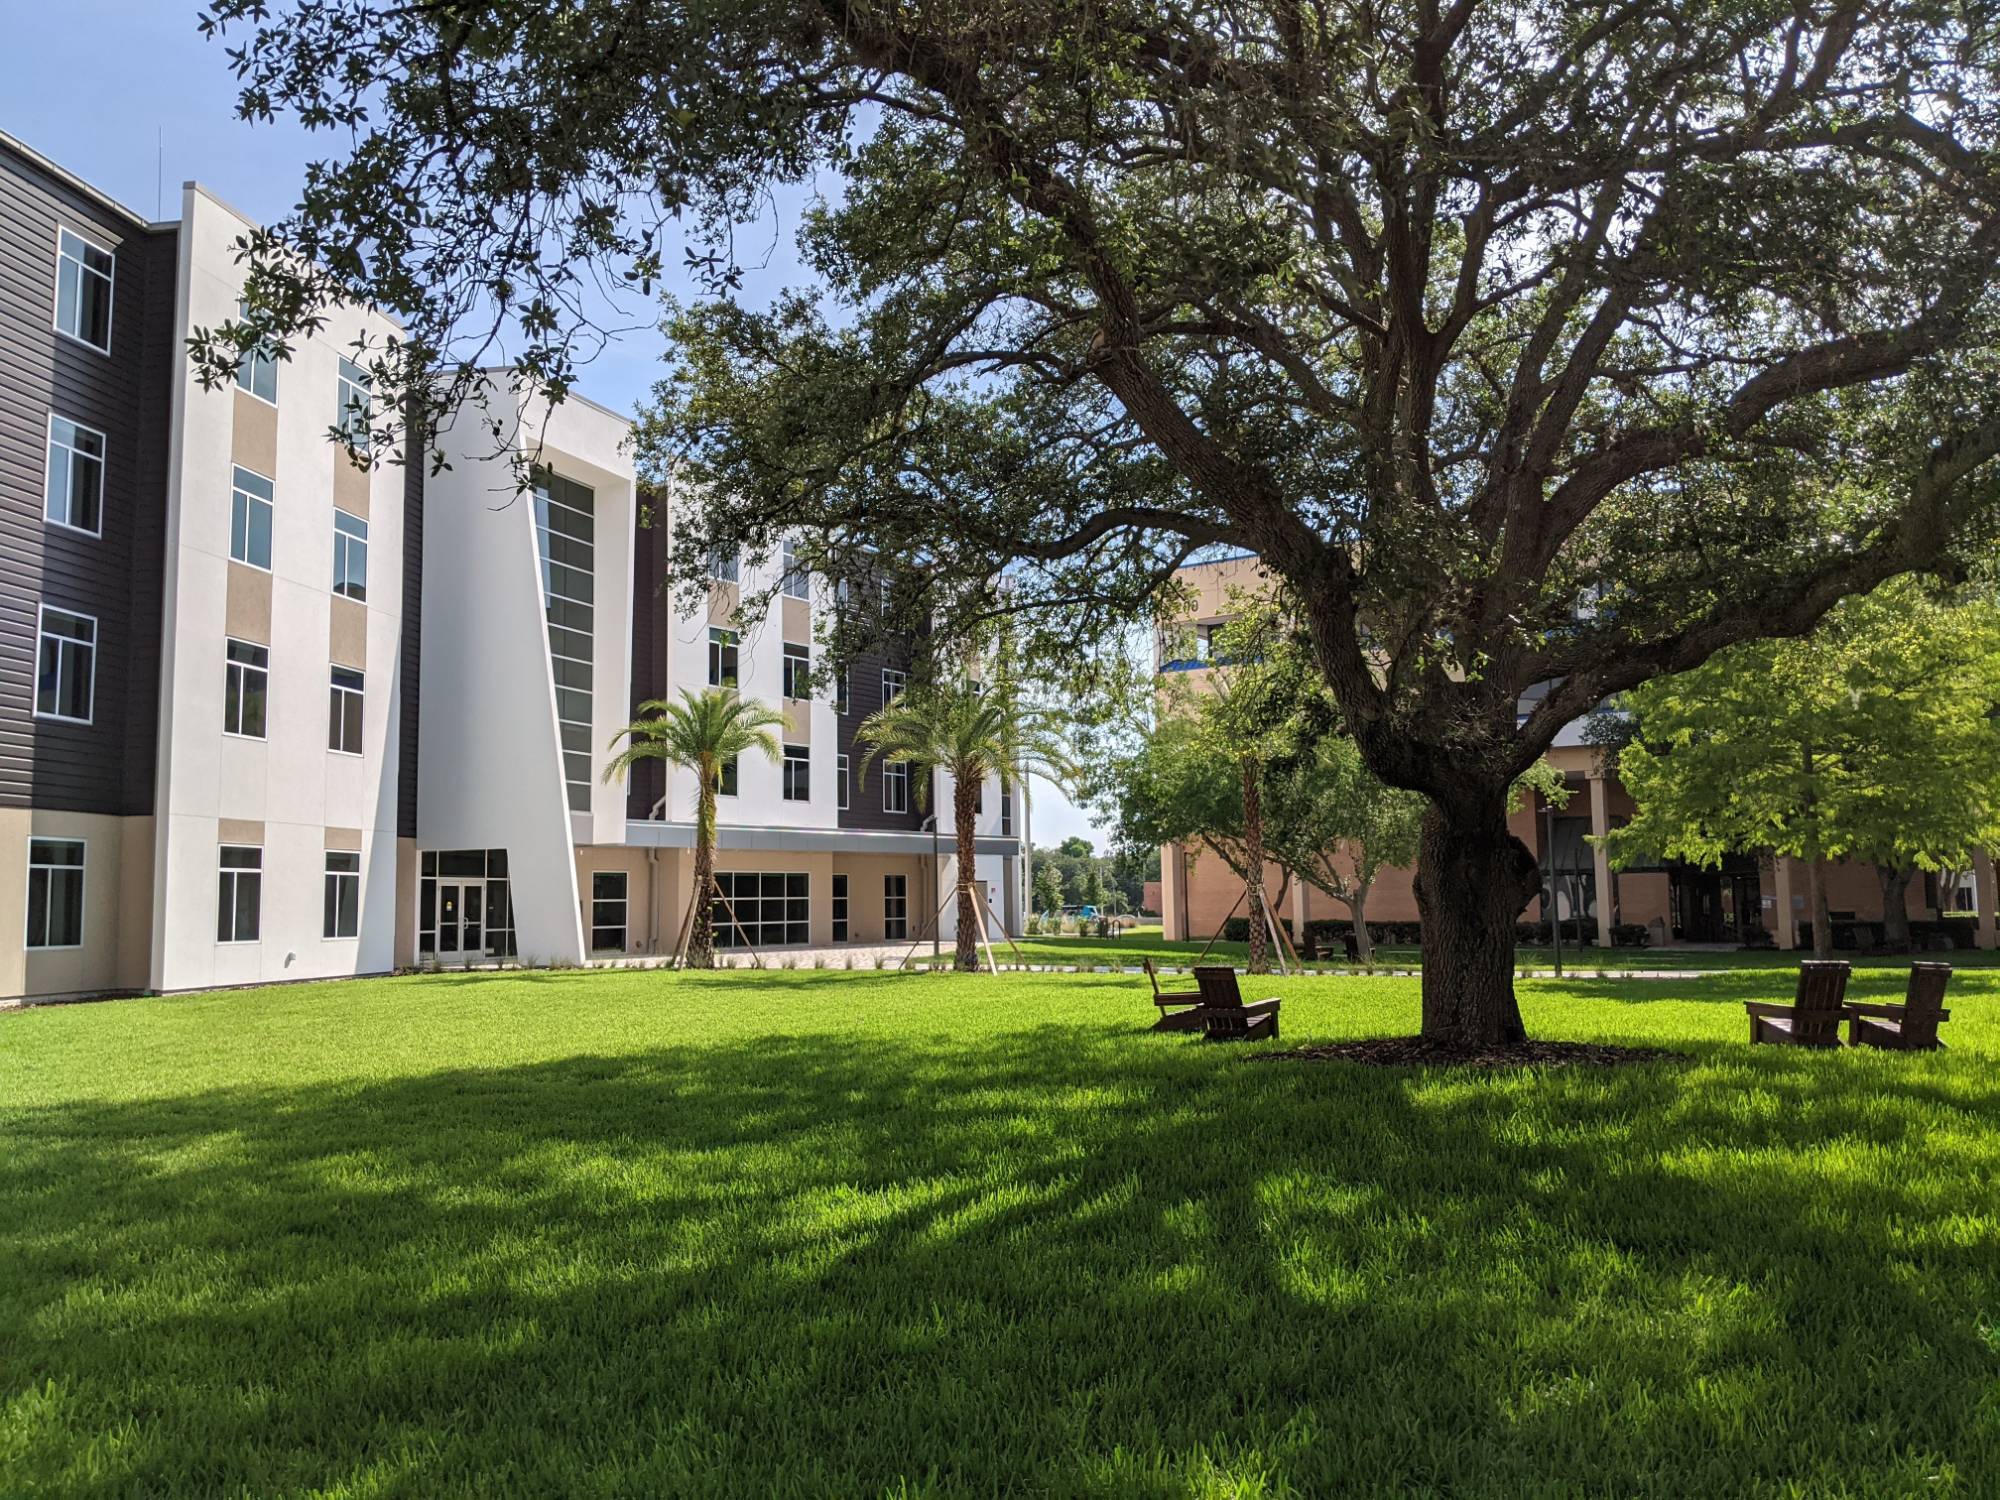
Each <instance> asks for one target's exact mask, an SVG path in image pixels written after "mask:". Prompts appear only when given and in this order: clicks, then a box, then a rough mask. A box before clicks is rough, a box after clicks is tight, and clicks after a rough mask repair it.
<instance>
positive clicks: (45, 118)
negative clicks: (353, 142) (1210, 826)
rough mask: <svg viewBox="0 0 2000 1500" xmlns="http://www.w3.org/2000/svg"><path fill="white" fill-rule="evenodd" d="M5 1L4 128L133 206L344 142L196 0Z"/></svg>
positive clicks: (1041, 812)
mask: <svg viewBox="0 0 2000 1500" xmlns="http://www.w3.org/2000/svg"><path fill="white" fill-rule="evenodd" d="M6 9H7V12H8V15H7V26H6V32H7V39H6V45H5V46H4V47H0V130H5V131H6V132H7V133H8V134H10V135H12V136H15V137H16V138H18V139H20V140H23V141H25V142H27V144H28V145H30V146H32V147H34V148H35V149H36V150H37V151H39V152H41V153H42V154H43V155H44V156H46V157H48V158H49V159H50V160H52V161H54V162H56V163H58V164H59V165H61V166H63V167H65V168H67V169H68V170H69V171H71V172H74V173H75V174H76V175H77V176H79V177H81V178H83V179H84V180H85V181H87V182H89V183H91V184H93V185H94V186H95V187H97V188H98V189H100V190H101V191H103V192H106V193H109V194H110V195H111V196H112V197H114V198H116V199H118V200H119V201H120V202H122V203H124V204H125V205H126V206H127V207H128V208H131V209H133V210H135V211H136V212H139V213H142V214H146V215H149V216H159V217H166V218H173V217H176V216H177V214H178V212H179V208H178V205H179V201H180V186H181V184H182V183H183V182H186V181H189V180H197V181H199V182H201V183H202V184H203V186H205V187H207V188H209V189H210V190H211V191H213V192H215V193H216V194H218V195H219V196H220V197H222V198H223V199H224V200H225V201H227V202H228V203H230V204H231V205H233V206H234V207H236V208H237V209H239V210H241V211H242V212H243V213H245V214H248V215H249V216H250V217H252V218H256V219H275V218H277V217H279V216H280V215H282V214H283V213H284V212H285V210H286V209H287V208H289V207H290V206H291V204H292V202H293V200H294V198H295V197H296V195H297V188H298V183H299V179H300V172H301V168H302V167H303V166H304V164H305V163H307V162H309V161H312V160H315V159H318V158H322V157H327V156H332V155H334V154H335V153H336V152H337V151H338V150H339V149H340V147H341V144H342V142H341V140H340V138H338V137H334V136H327V135H321V136H317V137H315V136H312V135H310V134H308V133H307V132H305V131H303V130H300V129H299V128H297V127H296V126H294V125H293V124H291V123H290V122H288V121H284V120H280V121H278V122H276V123H273V124H268V125H256V126H252V125H247V124H244V123H243V122H241V121H239V120H237V119H236V117H235V112H234V107H233V106H234V103H235V97H236V91H235V81H234V79H233V78H232V76H231V74H230V71H229V65H228V59H227V58H226V56H225V55H224V51H223V45H222V43H220V42H211V41H208V40H206V39H204V38H203V37H202V35H201V34H200V32H199V31H198V30H197V29H196V25H195V20H196V16H197V14H198V8H197V6H196V5H195V4H194V3H193V0H157V3H156V0H58V3H56V4H49V5H34V4H29V3H26V0H20V3H16V4H10V5H8V6H6ZM791 227H792V226H791V225H789V224H785V223H778V224H776V225H774V226H773V229H774V235H773V242H772V246H771V253H770V256H769V260H768V264H766V265H764V266H762V267H760V268H758V269H756V270H753V271H752V272H751V273H750V275H749V277H748V279H747V285H746V290H747V292H748V294H749V295H751V296H752V297H756V296H760V295H762V294H764V293H768V292H769V291H770V290H772V289H773V288H775V287H776V286H778V285H780V284H781V283H783V282H784V281H785V280H786V279H787V278H788V277H790V276H792V275H793V273H794V271H795V263H794V261H793V259H792V257H791V254H790V244H791V240H790V231H791ZM761 258H762V257H760V259H761ZM669 290H674V288H673V287H671V286H670V287H669ZM622 311H623V312H625V314H626V316H625V317H624V318H622V319H620V320H619V321H621V322H627V323H644V322H646V321H647V313H648V310H647V309H646V308H645V307H643V306H633V307H628V308H625V309H622ZM662 348H663V341H662V339H661V336H660V335H659V334H657V333H653V332H649V331H644V332H638V333H628V334H626V335H624V336H623V337H622V338H621V339H620V340H619V341H618V343H616V344H615V345H614V346H613V347H611V348H610V349H608V350H607V351H606V352H605V353H604V354H603V355H601V356H600V357H599V358H598V359H597V360H596V361H595V362H594V363H593V364H592V365H591V366H590V367H589V369H588V371H587V372H586V373H585V375H584V377H583V379H582V381H581V388H582V389H583V391H584V392H585V394H587V395H589V396H591V397H592V398H594V399H596V400H598V401H601V402H603V403H604V404H605V405H607V406H613V407H617V408H620V409H621V410H627V411H629V410H631V409H632V408H633V407H634V406H635V405H636V404H637V403H638V402H640V401H641V400H642V399H644V397H645V395H646V393H647V391H648V390H649V389H650V387H651V385H652V382H653V379H654V377H655V373H656V371H657V369H658V365H659V359H660V355H661V352H662ZM1034 832H1035V839H1036V842H1037V843H1054V842H1057V841H1058V840H1060V839H1062V838H1063V837H1065V836H1067V835H1069V834H1073V833H1080V834H1082V835H1083V836H1084V837H1086V838H1090V839H1092V841H1093V842H1095V843H1097V844H1099V845H1100V847H1101V846H1102V845H1103V843H1104V838H1103V835H1102V834H1100V833H1098V832H1097V831H1096V830H1094V829H1092V828H1091V826H1090V823H1089V820H1088V819H1087V818H1086V817H1085V816H1084V814H1083V813H1081V812H1080V811H1079V810H1078V809H1076V808H1075V807H1073V806H1072V805H1071V804H1070V803H1069V801H1068V799H1067V798H1065V797H1064V796H1063V795H1062V793H1061V792H1060V791H1059V790H1057V789H1056V788H1054V787H1051V786H1049V785H1048V784H1046V783H1043V782H1037V783H1036V786H1035V825H1034Z"/></svg>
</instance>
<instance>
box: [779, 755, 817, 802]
mask: <svg viewBox="0 0 2000 1500" xmlns="http://www.w3.org/2000/svg"><path fill="white" fill-rule="evenodd" d="M785 800H786V801H787V802H810V801H812V750H811V749H810V748H809V747H808V746H805V745H787V746H785Z"/></svg>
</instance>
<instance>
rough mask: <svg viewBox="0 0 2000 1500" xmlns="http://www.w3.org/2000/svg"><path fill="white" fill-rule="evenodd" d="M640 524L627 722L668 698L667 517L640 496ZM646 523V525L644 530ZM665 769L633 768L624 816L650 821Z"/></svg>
mask: <svg viewBox="0 0 2000 1500" xmlns="http://www.w3.org/2000/svg"><path fill="white" fill-rule="evenodd" d="M639 500H640V512H639V513H640V519H641V524H640V526H639V528H638V530H637V531H636V532H635V533H634V536H633V547H634V553H633V558H632V716H633V717H634V718H637V717H638V714H639V705H640V704H641V703H646V702H650V701H652V700H653V699H656V698H664V697H666V696H667V638H668V633H669V628H670V620H669V616H670V614H671V613H672V609H673V600H672V599H671V598H670V597H669V596H668V593H667V591H666V586H665V585H666V577H667V512H666V507H665V505H664V504H663V503H662V502H661V501H660V500H659V499H658V498H657V497H655V496H652V495H641V496H640V497H639ZM648 523H650V524H648ZM666 789H667V768H666V767H665V766H664V765H662V764H661V763H660V762H659V761H644V762H642V763H641V764H639V765H637V766H634V767H633V768H632V780H631V782H630V785H629V787H628V790H627V792H626V796H625V816H626V817H628V818H650V817H651V816H652V815H653V804H654V803H656V802H658V801H659V800H660V798H661V797H662V796H664V795H665V793H666Z"/></svg>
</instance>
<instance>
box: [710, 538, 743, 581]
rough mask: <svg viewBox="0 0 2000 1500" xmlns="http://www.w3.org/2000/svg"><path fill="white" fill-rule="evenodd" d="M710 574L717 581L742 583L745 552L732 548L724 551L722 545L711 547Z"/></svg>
mask: <svg viewBox="0 0 2000 1500" xmlns="http://www.w3.org/2000/svg"><path fill="white" fill-rule="evenodd" d="M708 576H709V577H710V578H713V579H714V580H715V581H716V582H717V583H741V582H742V581H743V554H742V553H740V552H738V551H736V550H735V549H734V548H731V549H730V550H729V551H726V552H725V551H724V550H723V549H722V548H720V547H713V548H710V549H709V554H708Z"/></svg>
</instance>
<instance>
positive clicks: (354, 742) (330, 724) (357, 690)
mask: <svg viewBox="0 0 2000 1500" xmlns="http://www.w3.org/2000/svg"><path fill="white" fill-rule="evenodd" d="M362 683H363V678H362V675H361V674H360V673H359V672H357V671H355V670H354V669H353V668H351V667H335V668H334V669H333V686H332V688H331V689H330V693H331V696H330V698H329V701H328V704H327V714H326V748H327V749H329V750H338V751H339V752H340V753H341V754H342V755H359V754H360V753H361V704H362V701H363V698H364V696H365V695H364V693H363V691H362Z"/></svg>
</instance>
